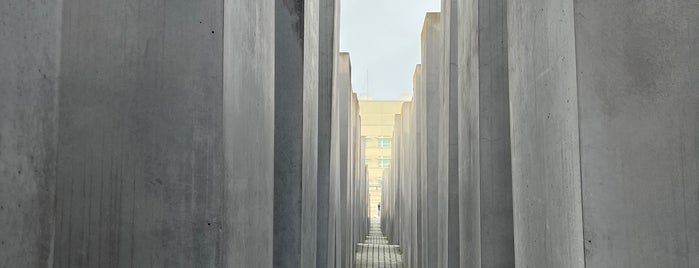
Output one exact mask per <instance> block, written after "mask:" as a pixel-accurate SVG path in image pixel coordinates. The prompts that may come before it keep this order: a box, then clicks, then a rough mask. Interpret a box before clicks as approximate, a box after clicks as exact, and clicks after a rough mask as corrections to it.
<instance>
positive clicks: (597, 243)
mask: <svg viewBox="0 0 699 268" xmlns="http://www.w3.org/2000/svg"><path fill="white" fill-rule="evenodd" d="M573 11H575V13H573ZM698 12H699V4H697V3H696V1H674V2H632V1H622V0H619V1H608V2H604V3H602V2H589V3H587V2H585V3H584V2H583V1H564V2H560V1H513V2H512V3H510V4H509V6H508V28H509V31H508V33H509V34H508V38H509V40H510V42H509V51H508V52H509V53H508V54H509V75H510V83H509V84H510V107H511V108H512V111H511V115H512V118H511V122H512V123H511V126H512V131H511V133H512V167H513V170H512V172H513V198H514V200H513V201H514V226H515V246H516V250H515V252H516V263H517V265H522V266H535V267H583V266H587V267H696V266H697V265H698V263H699V260H698V257H697V256H699V255H698V254H697V253H699V209H698V208H699V193H698V191H699V190H697V189H699V188H697V184H698V182H699V181H698V180H697V170H698V169H697V163H698V161H697V159H699V150H697V149H696V148H697V144H698V142H697V141H698V140H697V135H696V133H697V117H698V116H699V105H697V103H699V91H697V90H696V82H697V77H699V70H698V67H697V66H698V64H697V62H698V61H697V59H698V57H699V56H698V55H699V53H697V52H698V50H697V45H696V43H697V34H696V33H697V29H699V23H698V21H697V16H696V14H697V13H698ZM535 18H536V20H535ZM535 21H537V22H538V23H534V22H535ZM552 44H556V45H552ZM532 103H536V104H537V105H532ZM581 193H582V194H581Z"/></svg>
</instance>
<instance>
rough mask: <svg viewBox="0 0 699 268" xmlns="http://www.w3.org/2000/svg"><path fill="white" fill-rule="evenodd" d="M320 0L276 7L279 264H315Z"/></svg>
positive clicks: (276, 262) (276, 246)
mask: <svg viewBox="0 0 699 268" xmlns="http://www.w3.org/2000/svg"><path fill="white" fill-rule="evenodd" d="M318 11H319V5H318V0H304V1H303V2H301V1H296V2H291V1H283V2H277V3H276V6H275V96H274V97H275V124H274V127H275V129H274V152H275V153H274V267H289V266H291V267H314V266H315V262H316V247H317V245H316V228H317V225H316V223H317V210H316V209H317V194H318V192H317V172H318V166H317V164H318V159H317V157H318V149H317V146H318V53H319V50H318V49H319V46H318V44H319V43H318V42H319V39H318V30H319V26H318V19H319V18H318Z"/></svg>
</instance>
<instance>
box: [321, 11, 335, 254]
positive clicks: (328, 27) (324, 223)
mask: <svg viewBox="0 0 699 268" xmlns="http://www.w3.org/2000/svg"><path fill="white" fill-rule="evenodd" d="M319 5H320V6H319V8H320V9H319V12H320V13H319V20H320V22H319V31H318V36H319V52H318V53H319V54H318V55H319V61H318V222H317V225H318V227H317V243H316V252H317V253H316V266H317V267H329V264H328V263H330V262H329V261H328V260H329V259H334V257H330V255H334V247H330V246H329V245H332V243H333V242H331V240H333V241H334V238H330V235H331V233H334V218H332V217H333V216H332V213H333V208H334V207H333V205H332V204H331V203H332V202H331V198H332V186H331V185H332V184H331V180H332V179H334V178H333V175H331V157H330V154H331V142H332V141H331V138H332V137H331V136H332V134H331V131H332V129H333V125H332V123H333V120H334V119H333V117H332V109H333V97H334V96H333V95H336V93H335V92H334V90H335V86H334V80H335V77H336V71H335V69H336V68H335V66H336V64H337V53H338V51H337V49H338V37H339V31H338V30H339V29H338V26H339V23H338V21H339V20H338V19H339V16H338V15H337V14H336V13H338V11H339V8H340V4H339V1H338V0H319Z"/></svg>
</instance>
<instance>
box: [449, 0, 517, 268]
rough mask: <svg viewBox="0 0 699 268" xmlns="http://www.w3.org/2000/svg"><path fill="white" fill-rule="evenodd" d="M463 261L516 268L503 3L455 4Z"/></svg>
mask: <svg viewBox="0 0 699 268" xmlns="http://www.w3.org/2000/svg"><path fill="white" fill-rule="evenodd" d="M458 10H459V13H458V14H456V15H457V16H459V20H458V21H459V22H460V23H459V24H457V25H456V27H459V28H460V30H459V41H458V43H457V45H458V46H459V47H460V48H463V49H461V50H459V51H460V52H459V53H460V54H459V55H458V59H459V61H458V66H459V74H460V76H459V78H458V79H459V83H460V84H459V87H460V88H459V91H460V92H461V95H460V96H459V99H458V102H459V113H460V116H461V117H460V118H461V119H462V120H460V125H459V131H460V134H459V135H460V136H459V137H460V138H459V148H460V154H459V159H460V163H461V164H462V167H461V172H460V174H459V177H460V195H459V197H460V198H461V203H460V205H462V206H463V208H462V209H461V212H462V215H461V223H460V225H461V232H462V233H461V234H460V235H461V236H462V240H461V242H462V243H463V244H465V245H470V246H468V247H461V248H460V250H461V260H460V262H461V263H462V265H463V266H466V267H512V266H514V245H513V243H514V242H513V241H514V238H513V228H514V227H513V220H512V213H513V212H512V177H511V164H510V158H511V157H510V112H509V96H508V71H507V17H506V14H507V13H506V3H505V1H499V0H498V1H478V0H474V1H466V2H463V3H459V6H458Z"/></svg>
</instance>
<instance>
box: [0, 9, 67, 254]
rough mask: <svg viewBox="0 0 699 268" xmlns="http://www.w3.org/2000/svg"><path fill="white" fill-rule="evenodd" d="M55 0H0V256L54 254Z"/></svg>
mask: <svg viewBox="0 0 699 268" xmlns="http://www.w3.org/2000/svg"><path fill="white" fill-rule="evenodd" d="M60 33H61V2H60V1H31V2H30V1H3V2H2V3H0V39H2V41H1V44H0V62H2V67H0V68H1V69H2V71H0V81H2V84H1V85H0V263H1V264H2V266H6V267H48V266H49V265H50V264H51V256H52V254H53V243H52V242H53V241H52V238H53V236H54V226H55V217H54V208H55V205H54V194H55V185H56V173H55V172H56V142H57V131H58V128H57V122H56V119H57V115H58V113H57V112H58V109H57V108H58V107H57V103H56V101H57V96H58V86H59V83H58V81H59V79H58V76H59V62H60V60H59V58H60V57H59V54H60V40H61V39H60V37H61V34H60Z"/></svg>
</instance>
